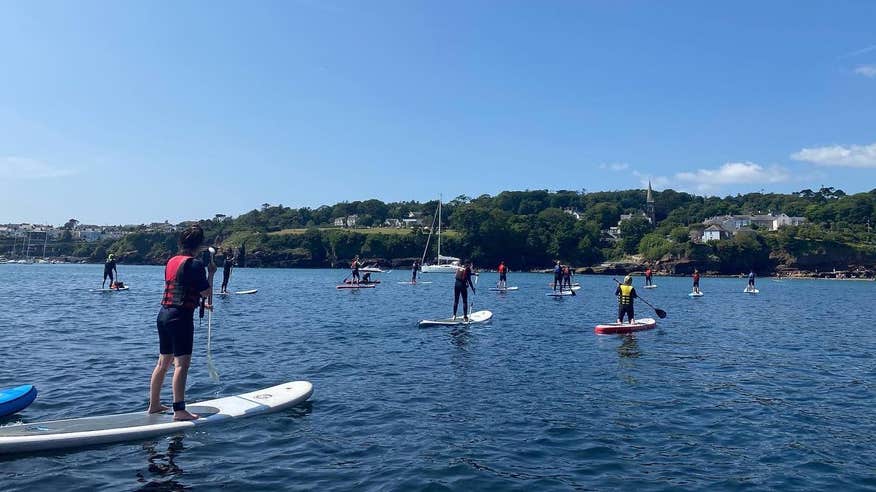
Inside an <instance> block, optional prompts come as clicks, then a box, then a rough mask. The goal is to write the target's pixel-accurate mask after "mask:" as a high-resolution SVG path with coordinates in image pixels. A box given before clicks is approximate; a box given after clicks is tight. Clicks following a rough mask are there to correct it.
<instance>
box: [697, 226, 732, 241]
mask: <svg viewBox="0 0 876 492" xmlns="http://www.w3.org/2000/svg"><path fill="white" fill-rule="evenodd" d="M729 236H730V233H728V232H727V231H726V230H725V229H724V228H723V227H721V226H719V225H718V224H712V225H710V226H709V227H706V228H705V229H704V230H703V236H702V241H703V242H704V243H705V242H708V241H720V240H721V239H726V238H728V237H729Z"/></svg>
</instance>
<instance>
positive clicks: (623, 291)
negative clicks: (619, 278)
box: [617, 285, 633, 306]
mask: <svg viewBox="0 0 876 492" xmlns="http://www.w3.org/2000/svg"><path fill="white" fill-rule="evenodd" d="M632 292H633V286H632V285H621V286H620V295H619V296H617V301H618V303H619V304H620V305H621V306H628V305H630V304H632V303H633V298H632V297H631V295H632Z"/></svg>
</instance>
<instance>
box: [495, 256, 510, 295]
mask: <svg viewBox="0 0 876 492" xmlns="http://www.w3.org/2000/svg"><path fill="white" fill-rule="evenodd" d="M496 270H497V271H498V272H499V283H498V284H496V287H498V288H500V289H506V288H508V267H506V266H505V262H504V261H500V262H499V268H497V269H496Z"/></svg>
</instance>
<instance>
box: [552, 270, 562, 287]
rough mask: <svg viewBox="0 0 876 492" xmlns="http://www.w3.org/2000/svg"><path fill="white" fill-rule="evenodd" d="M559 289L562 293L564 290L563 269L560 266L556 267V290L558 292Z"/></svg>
mask: <svg viewBox="0 0 876 492" xmlns="http://www.w3.org/2000/svg"><path fill="white" fill-rule="evenodd" d="M557 287H559V288H560V291H562V290H563V267H561V266H560V265H557V266H555V267H554V290H557Z"/></svg>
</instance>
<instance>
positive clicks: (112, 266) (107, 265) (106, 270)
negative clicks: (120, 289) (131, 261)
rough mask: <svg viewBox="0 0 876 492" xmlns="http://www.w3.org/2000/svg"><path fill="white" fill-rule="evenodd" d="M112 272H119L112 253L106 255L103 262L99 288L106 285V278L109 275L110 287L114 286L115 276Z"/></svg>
mask: <svg viewBox="0 0 876 492" xmlns="http://www.w3.org/2000/svg"><path fill="white" fill-rule="evenodd" d="M113 272H115V274H116V276H118V274H119V270H118V268H116V257H115V255H113V254H112V253H110V254H109V256H107V257H106V261H105V262H104V264H103V282H102V283H101V284H100V288H101V289H103V288H104V286H105V285H106V279H107V277H109V280H110V289H112V288H113V287H114V286H115V277H114V276H113Z"/></svg>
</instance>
